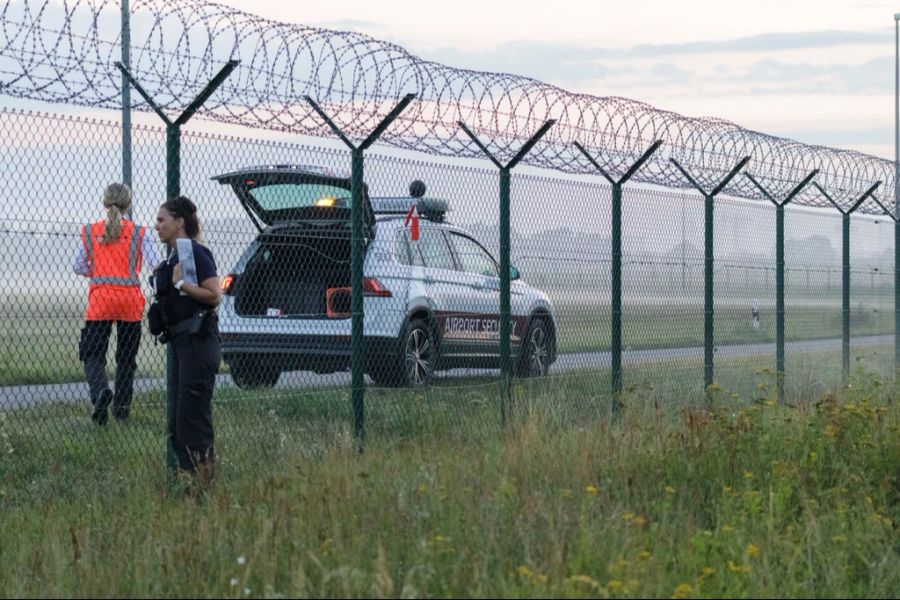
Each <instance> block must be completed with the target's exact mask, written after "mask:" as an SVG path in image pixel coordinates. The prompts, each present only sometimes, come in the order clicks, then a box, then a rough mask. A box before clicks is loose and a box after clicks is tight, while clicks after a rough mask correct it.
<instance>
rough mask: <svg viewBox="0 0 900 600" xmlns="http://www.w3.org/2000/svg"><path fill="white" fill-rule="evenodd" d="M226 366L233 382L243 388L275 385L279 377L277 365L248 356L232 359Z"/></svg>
mask: <svg viewBox="0 0 900 600" xmlns="http://www.w3.org/2000/svg"><path fill="white" fill-rule="evenodd" d="M228 368H229V370H230V371H231V379H232V380H233V381H234V384H235V385H236V386H238V387H239V388H241V389H243V390H248V389H255V388H271V387H275V384H276V383H278V379H279V378H280V377H281V370H280V369H279V368H278V367H274V366H272V365H267V364H264V363H263V362H262V361H260V360H255V359H250V358H237V359H234V360H232V361H231V362H229V363H228Z"/></svg>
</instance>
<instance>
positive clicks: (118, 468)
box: [0, 111, 894, 492]
mask: <svg viewBox="0 0 900 600" xmlns="http://www.w3.org/2000/svg"><path fill="white" fill-rule="evenodd" d="M0 132H2V135H0V140H2V142H0V144H2V145H3V160H2V162H3V173H4V179H5V183H6V186H5V190H6V191H5V192H4V198H5V201H4V206H5V213H6V220H5V224H4V225H3V235H2V237H0V270H2V278H0V282H2V283H0V353H2V354H0V357H2V360H0V418H2V420H0V430H2V436H0V442H2V443H3V444H4V446H5V447H3V448H0V452H2V458H0V467H2V468H0V471H2V473H3V476H4V477H6V478H7V480H8V481H14V482H22V483H23V488H26V489H28V491H29V492H33V491H34V489H31V488H32V487H33V488H35V489H50V488H53V487H54V486H65V485H66V483H65V482H66V481H67V478H66V477H65V476H60V475H61V474H62V475H66V474H68V473H73V474H74V473H77V472H79V469H81V470H82V472H83V469H84V466H85V465H89V466H90V467H91V470H90V472H92V473H95V474H96V476H97V477H98V480H99V479H102V477H106V476H109V477H112V476H120V474H121V473H122V472H123V468H131V469H135V468H140V469H159V470H161V471H162V470H164V468H165V466H164V465H165V463H164V460H163V456H164V449H165V444H166V434H165V418H166V416H165V415H166V347H165V346H164V345H161V344H159V343H158V342H157V341H155V339H154V338H153V337H152V336H151V335H150V334H149V333H148V332H147V331H146V328H145V327H144V331H143V332H142V335H141V340H140V348H139V351H138V353H137V368H136V373H135V379H134V396H133V399H132V402H131V407H130V414H129V418H128V419H127V420H125V421H122V422H118V421H114V420H111V421H110V422H109V423H107V424H106V425H105V426H103V427H98V426H97V425H96V424H95V423H93V422H92V421H91V418H90V415H91V399H90V397H89V392H88V388H87V385H86V384H85V383H84V379H85V373H84V368H83V365H82V362H81V361H80V360H79V339H80V331H81V329H82V328H83V326H84V318H85V305H86V301H87V291H88V283H87V280H86V279H85V278H83V277H80V276H79V275H77V274H75V273H74V272H73V261H74V257H75V255H76V254H77V253H78V251H79V248H80V247H81V246H82V244H83V241H82V237H81V228H82V227H83V226H84V225H85V224H89V223H92V222H94V221H97V220H98V219H101V218H103V216H104V215H105V211H104V210H103V209H102V205H101V202H100V198H101V194H102V191H103V188H105V187H106V185H107V183H109V182H112V181H118V180H120V178H121V175H120V173H121V146H120V139H121V128H120V124H119V123H117V122H114V121H96V120H86V119H78V118H72V117H62V116H54V115H47V114H36V113H27V112H17V111H5V112H0ZM132 139H133V149H132V159H133V172H134V185H133V190H134V209H133V210H134V212H133V220H134V222H136V223H138V224H141V225H146V226H148V233H147V235H150V236H155V234H154V233H153V232H152V227H151V226H152V225H153V223H154V221H155V219H156V214H157V210H158V208H159V205H160V204H161V203H162V201H163V200H164V199H165V198H166V191H167V180H166V173H167V164H166V131H165V130H164V129H162V128H157V127H145V126H141V127H135V128H134V129H133V132H132ZM180 147H181V162H180V175H181V178H180V189H181V191H182V193H184V194H186V195H187V196H189V197H190V198H192V199H193V200H194V201H195V202H196V203H197V205H198V207H199V215H200V220H201V226H202V232H201V238H202V242H203V244H205V245H206V246H207V247H208V248H209V249H210V250H211V251H212V253H213V255H214V257H215V261H216V264H217V267H218V275H219V276H220V278H221V282H222V287H223V290H224V296H223V301H222V303H221V305H220V307H219V327H220V336H221V344H222V354H223V359H224V360H223V366H222V369H221V372H220V374H219V375H218V378H217V382H216V389H215V395H214V419H215V424H216V452H217V455H218V457H219V458H218V462H219V465H220V469H221V470H222V471H223V472H224V473H226V474H227V472H228V470H229V469H262V468H267V467H266V465H269V466H273V465H274V466H278V468H281V467H282V466H283V465H284V463H285V461H289V460H290V457H291V456H294V455H296V453H298V452H301V453H317V452H321V451H322V449H323V448H324V447H325V446H327V445H330V444H335V443H354V440H353V437H354V435H356V436H360V435H361V431H360V427H361V423H362V422H364V424H365V425H364V427H365V435H366V436H378V437H379V438H383V439H391V440H404V439H409V438H415V437H419V436H428V435H436V434H441V435H451V436H461V437H463V438H465V437H466V436H473V435H497V434H499V433H500V432H501V431H502V429H503V426H504V423H506V424H508V422H509V421H510V420H511V419H512V420H515V419H517V418H519V417H520V416H522V415H525V414H531V415H533V414H535V413H536V412H539V413H540V414H541V415H542V418H550V419H556V420H559V421H561V422H570V423H578V422H579V421H580V420H582V419H585V418H587V417H592V416H596V415H598V414H606V413H608V412H609V411H610V410H611V409H612V406H613V403H612V399H613V397H614V396H615V397H617V398H618V399H619V401H620V402H622V403H624V404H627V405H630V406H646V407H648V408H654V409H656V408H660V407H664V408H666V407H676V408H677V407H683V406H685V405H686V404H689V403H692V402H699V401H703V402H708V401H710V399H711V398H715V397H717V396H719V397H722V398H724V399H725V400H726V401H736V402H746V401H752V400H755V399H760V398H762V399H765V400H773V399H775V400H777V397H778V396H777V393H776V388H777V380H778V376H777V374H776V363H775V355H776V343H775V342H776V338H777V328H776V317H777V314H776V305H777V279H778V276H777V269H776V266H777V265H776V237H775V235H776V234H775V232H776V209H775V208H774V206H773V205H772V204H770V203H762V202H760V201H752V202H751V201H746V200H741V199H737V198H732V197H727V196H724V195H723V196H719V197H717V198H716V199H715V212H714V222H713V226H714V230H715V238H714V243H713V251H714V257H715V261H714V263H713V265H712V284H713V290H714V303H713V314H712V315H709V314H707V313H706V312H705V309H704V286H705V266H706V263H705V254H704V235H705V222H704V219H705V205H704V197H703V196H702V195H700V194H698V193H694V192H685V191H673V190H665V189H661V188H651V187H648V186H637V185H634V186H630V185H626V186H625V187H624V189H623V192H622V214H621V244H622V254H621V288H620V293H621V295H620V299H621V353H620V355H619V356H617V352H616V351H615V348H614V343H613V342H614V338H615V335H614V334H613V333H611V332H613V331H614V329H615V328H614V326H613V314H614V311H613V309H612V306H613V302H614V300H613V297H614V294H613V292H614V291H615V290H614V288H615V285H614V281H615V278H614V277H613V276H612V271H613V263H614V258H615V257H614V256H613V254H612V253H611V243H612V236H613V230H614V225H613V223H614V215H613V212H614V211H613V189H612V188H611V186H610V185H608V184H607V182H606V180H605V179H603V178H601V177H599V176H596V177H589V176H568V175H562V174H558V173H552V172H546V171H545V172H541V171H538V170H535V169H527V170H526V169H522V170H520V171H516V172H514V173H513V174H512V178H511V187H510V197H511V203H510V221H509V224H510V233H509V236H510V261H511V265H512V267H513V269H512V270H511V274H510V279H511V281H510V307H509V314H510V319H509V327H510V332H511V336H510V350H511V356H510V373H509V375H510V377H511V380H510V381H511V383H510V387H509V390H508V394H509V398H508V399H505V398H504V396H505V392H504V386H503V382H504V377H503V375H504V373H503V372H502V370H501V344H500V340H501V336H500V331H501V326H502V323H501V318H500V315H501V306H500V305H501V283H502V277H501V271H500V266H499V257H500V254H501V236H500V227H499V226H500V221H501V218H500V203H499V201H498V189H499V187H500V180H501V175H500V173H499V172H498V170H497V169H496V168H494V167H493V166H492V165H491V164H490V163H488V162H486V161H485V162H483V163H482V164H480V165H478V166H469V165H472V164H474V162H473V161H471V160H468V161H467V162H465V163H460V162H459V161H454V160H452V159H448V158H433V157H427V158H422V157H417V156H415V155H412V154H409V155H408V156H409V157H407V156H405V155H403V154H402V153H399V152H397V151H393V152H390V153H386V152H385V151H383V150H378V149H377V148H376V149H375V150H370V151H368V152H367V153H366V156H365V159H364V166H365V170H364V177H363V180H364V184H365V188H364V194H363V200H364V207H365V209H364V211H363V217H364V218H363V219H362V226H363V236H362V242H363V247H364V253H363V263H362V276H363V280H362V282H363V285H362V300H363V315H364V317H363V323H362V324H363V329H362V331H363V336H362V339H363V341H364V354H363V355H362V356H363V357H364V359H363V361H362V364H361V365H358V366H359V367H360V368H361V370H362V371H363V372H364V373H365V380H364V384H365V389H364V390H362V393H363V396H362V397H363V399H364V402H363V404H362V406H361V407H359V408H364V412H363V413H362V414H354V410H353V406H354V405H353V404H352V403H351V392H350V384H351V368H352V366H353V365H352V360H351V357H352V345H353V343H354V336H353V334H352V318H351V313H352V291H353V290H352V285H351V284H352V282H351V262H352V260H351V259H352V256H351V254H352V248H351V246H352V237H351V230H350V224H351V223H350V213H351V210H350V202H351V187H352V185H351V183H352V182H351V179H352V177H351V172H350V166H351V159H350V152H349V151H347V150H342V149H331V148H328V147H326V146H324V145H322V146H317V145H299V144H292V143H284V142H278V141H266V140H263V139H251V138H249V137H248V138H237V137H227V136H222V135H215V134H210V133H200V132H197V131H195V130H186V131H185V132H184V134H183V136H182V139H181V144H180ZM414 182H420V183H414ZM414 207H415V210H412V211H411V209H413V208H414ZM153 239H155V237H154V238H153ZM849 241H850V247H849V252H850V267H851V269H850V281H851V282H852V287H851V288H850V305H849V315H847V316H848V317H849V324H850V330H851V331H852V335H853V338H852V344H851V351H852V358H853V361H852V362H854V363H855V362H856V361H863V360H865V364H866V365H867V368H870V369H877V370H880V371H881V372H884V373H885V374H892V373H893V364H894V355H893V347H892V346H893V343H894V340H893V333H894V312H893V298H894V276H893V270H894V248H893V243H894V222H893V220H891V219H890V218H888V217H882V218H878V217H873V216H870V215H860V216H855V215H854V216H853V217H852V221H851V229H850V236H849ZM842 243H843V240H842V221H841V216H840V215H839V214H838V213H837V212H836V211H832V212H827V211H824V210H821V209H813V208H793V207H791V206H788V207H787V208H786V210H785V244H784V251H785V271H784V273H785V279H784V289H785V309H784V310H785V312H784V314H785V328H784V336H785V339H784V345H785V354H786V362H785V367H784V385H785V396H784V400H785V401H787V402H799V401H802V400H803V399H805V398H808V397H810V396H812V395H815V394H817V393H818V392H820V391H821V390H823V389H828V388H831V387H833V386H835V385H839V384H840V383H841V381H842V334H843V332H844V318H845V313H844V310H843V309H844V305H843V302H842V290H843V285H844V281H843V277H844V273H843V270H842V263H841V261H842ZM159 251H160V253H161V254H165V249H164V248H162V247H160V248H159ZM148 275H149V269H147V268H146V266H145V268H144V270H143V272H142V273H141V274H140V279H141V282H142V287H143V292H144V294H145V296H147V297H150V295H151V290H150V288H149V285H148V284H147V281H148ZM709 317H714V319H715V320H714V338H713V340H714V346H713V347H712V354H713V356H714V361H715V371H714V379H713V381H714V384H713V385H712V386H704V381H705V375H706V372H707V371H706V367H709V366H710V365H708V364H705V362H707V361H705V358H704V343H705V341H706V340H705V336H704V327H705V323H706V319H707V318H709ZM357 341H358V336H357ZM115 347H116V336H115V335H113V339H112V340H111V342H110V346H109V348H108V350H107V353H108V357H109V359H108V366H107V369H108V375H109V377H110V379H111V380H112V378H113V377H114V374H115V362H116V350H115ZM617 360H618V361H619V362H620V364H621V373H620V374H619V377H620V384H621V392H620V393H614V392H615V390H616V382H615V381H614V369H613V365H614V364H615V362H616V361H617ZM851 368H852V367H851ZM111 385H112V384H111ZM113 387H114V385H113ZM731 395H733V399H732V398H731ZM360 419H362V421H360ZM26 457H27V459H26ZM106 467H109V468H106ZM47 473H51V474H53V476H52V477H47V476H46V474H47Z"/></svg>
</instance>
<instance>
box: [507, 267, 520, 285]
mask: <svg viewBox="0 0 900 600" xmlns="http://www.w3.org/2000/svg"><path fill="white" fill-rule="evenodd" d="M520 277H522V274H521V273H519V270H518V269H517V268H515V267H514V266H512V265H510V266H509V280H510V281H515V280H516V279H519V278H520Z"/></svg>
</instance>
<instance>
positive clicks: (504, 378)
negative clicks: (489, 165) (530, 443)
mask: <svg viewBox="0 0 900 600" xmlns="http://www.w3.org/2000/svg"><path fill="white" fill-rule="evenodd" d="M554 123H556V120H555V119H551V120H549V121H546V122H545V123H544V124H543V125H542V126H541V128H540V129H538V130H537V133H535V134H534V135H533V136H531V138H530V139H529V140H528V141H527V142H525V145H524V146H522V148H521V149H520V150H519V153H518V154H516V155H515V157H514V158H513V159H512V160H511V161H509V162H508V163H507V164H506V165H502V164H500V162H499V161H498V160H497V159H496V158H495V157H494V155H493V154H491V152H490V151H489V150H488V149H487V147H486V146H485V145H484V144H482V143H481V141H479V139H478V136H476V135H475V134H474V133H472V131H471V130H470V129H469V128H468V127H466V124H465V123H463V122H462V121H459V122H458V124H459V127H460V129H462V130H463V131H464V132H465V133H466V135H468V136H469V137H470V138H471V139H472V141H473V142H475V145H476V146H478V148H479V149H480V150H481V151H482V152H483V153H484V154H485V156H487V157H488V158H489V159H490V161H491V162H493V163H494V165H496V166H497V168H498V169H499V170H500V417H501V419H502V421H503V424H504V425H506V423H507V422H508V419H509V409H510V389H509V388H510V377H511V374H512V348H511V347H510V337H511V334H512V332H511V330H510V318H511V311H510V258H509V255H510V241H509V237H510V225H509V221H510V178H511V171H512V170H513V168H514V167H515V166H516V165H517V164H518V163H519V161H520V160H522V159H523V158H525V156H526V155H527V154H528V153H529V152H530V151H531V149H532V148H533V147H534V145H535V144H536V143H537V142H538V140H540V139H541V138H542V137H544V134H545V133H547V131H548V130H549V129H550V128H551V127H552V126H553V124H554ZM522 335H523V336H524V335H525V332H524V331H523V332H522Z"/></svg>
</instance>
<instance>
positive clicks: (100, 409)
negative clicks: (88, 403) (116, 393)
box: [91, 390, 113, 426]
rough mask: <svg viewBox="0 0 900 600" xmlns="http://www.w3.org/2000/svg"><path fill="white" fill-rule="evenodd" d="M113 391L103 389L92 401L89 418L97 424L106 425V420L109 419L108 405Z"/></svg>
mask: <svg viewBox="0 0 900 600" xmlns="http://www.w3.org/2000/svg"><path fill="white" fill-rule="evenodd" d="M112 400H113V393H112V390H103V391H102V392H100V397H99V398H97V399H96V400H95V401H94V412H93V413H92V414H91V419H92V420H93V421H94V423H96V424H97V425H101V426H102V425H106V422H107V421H108V420H109V405H110V404H111V403H112Z"/></svg>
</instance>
